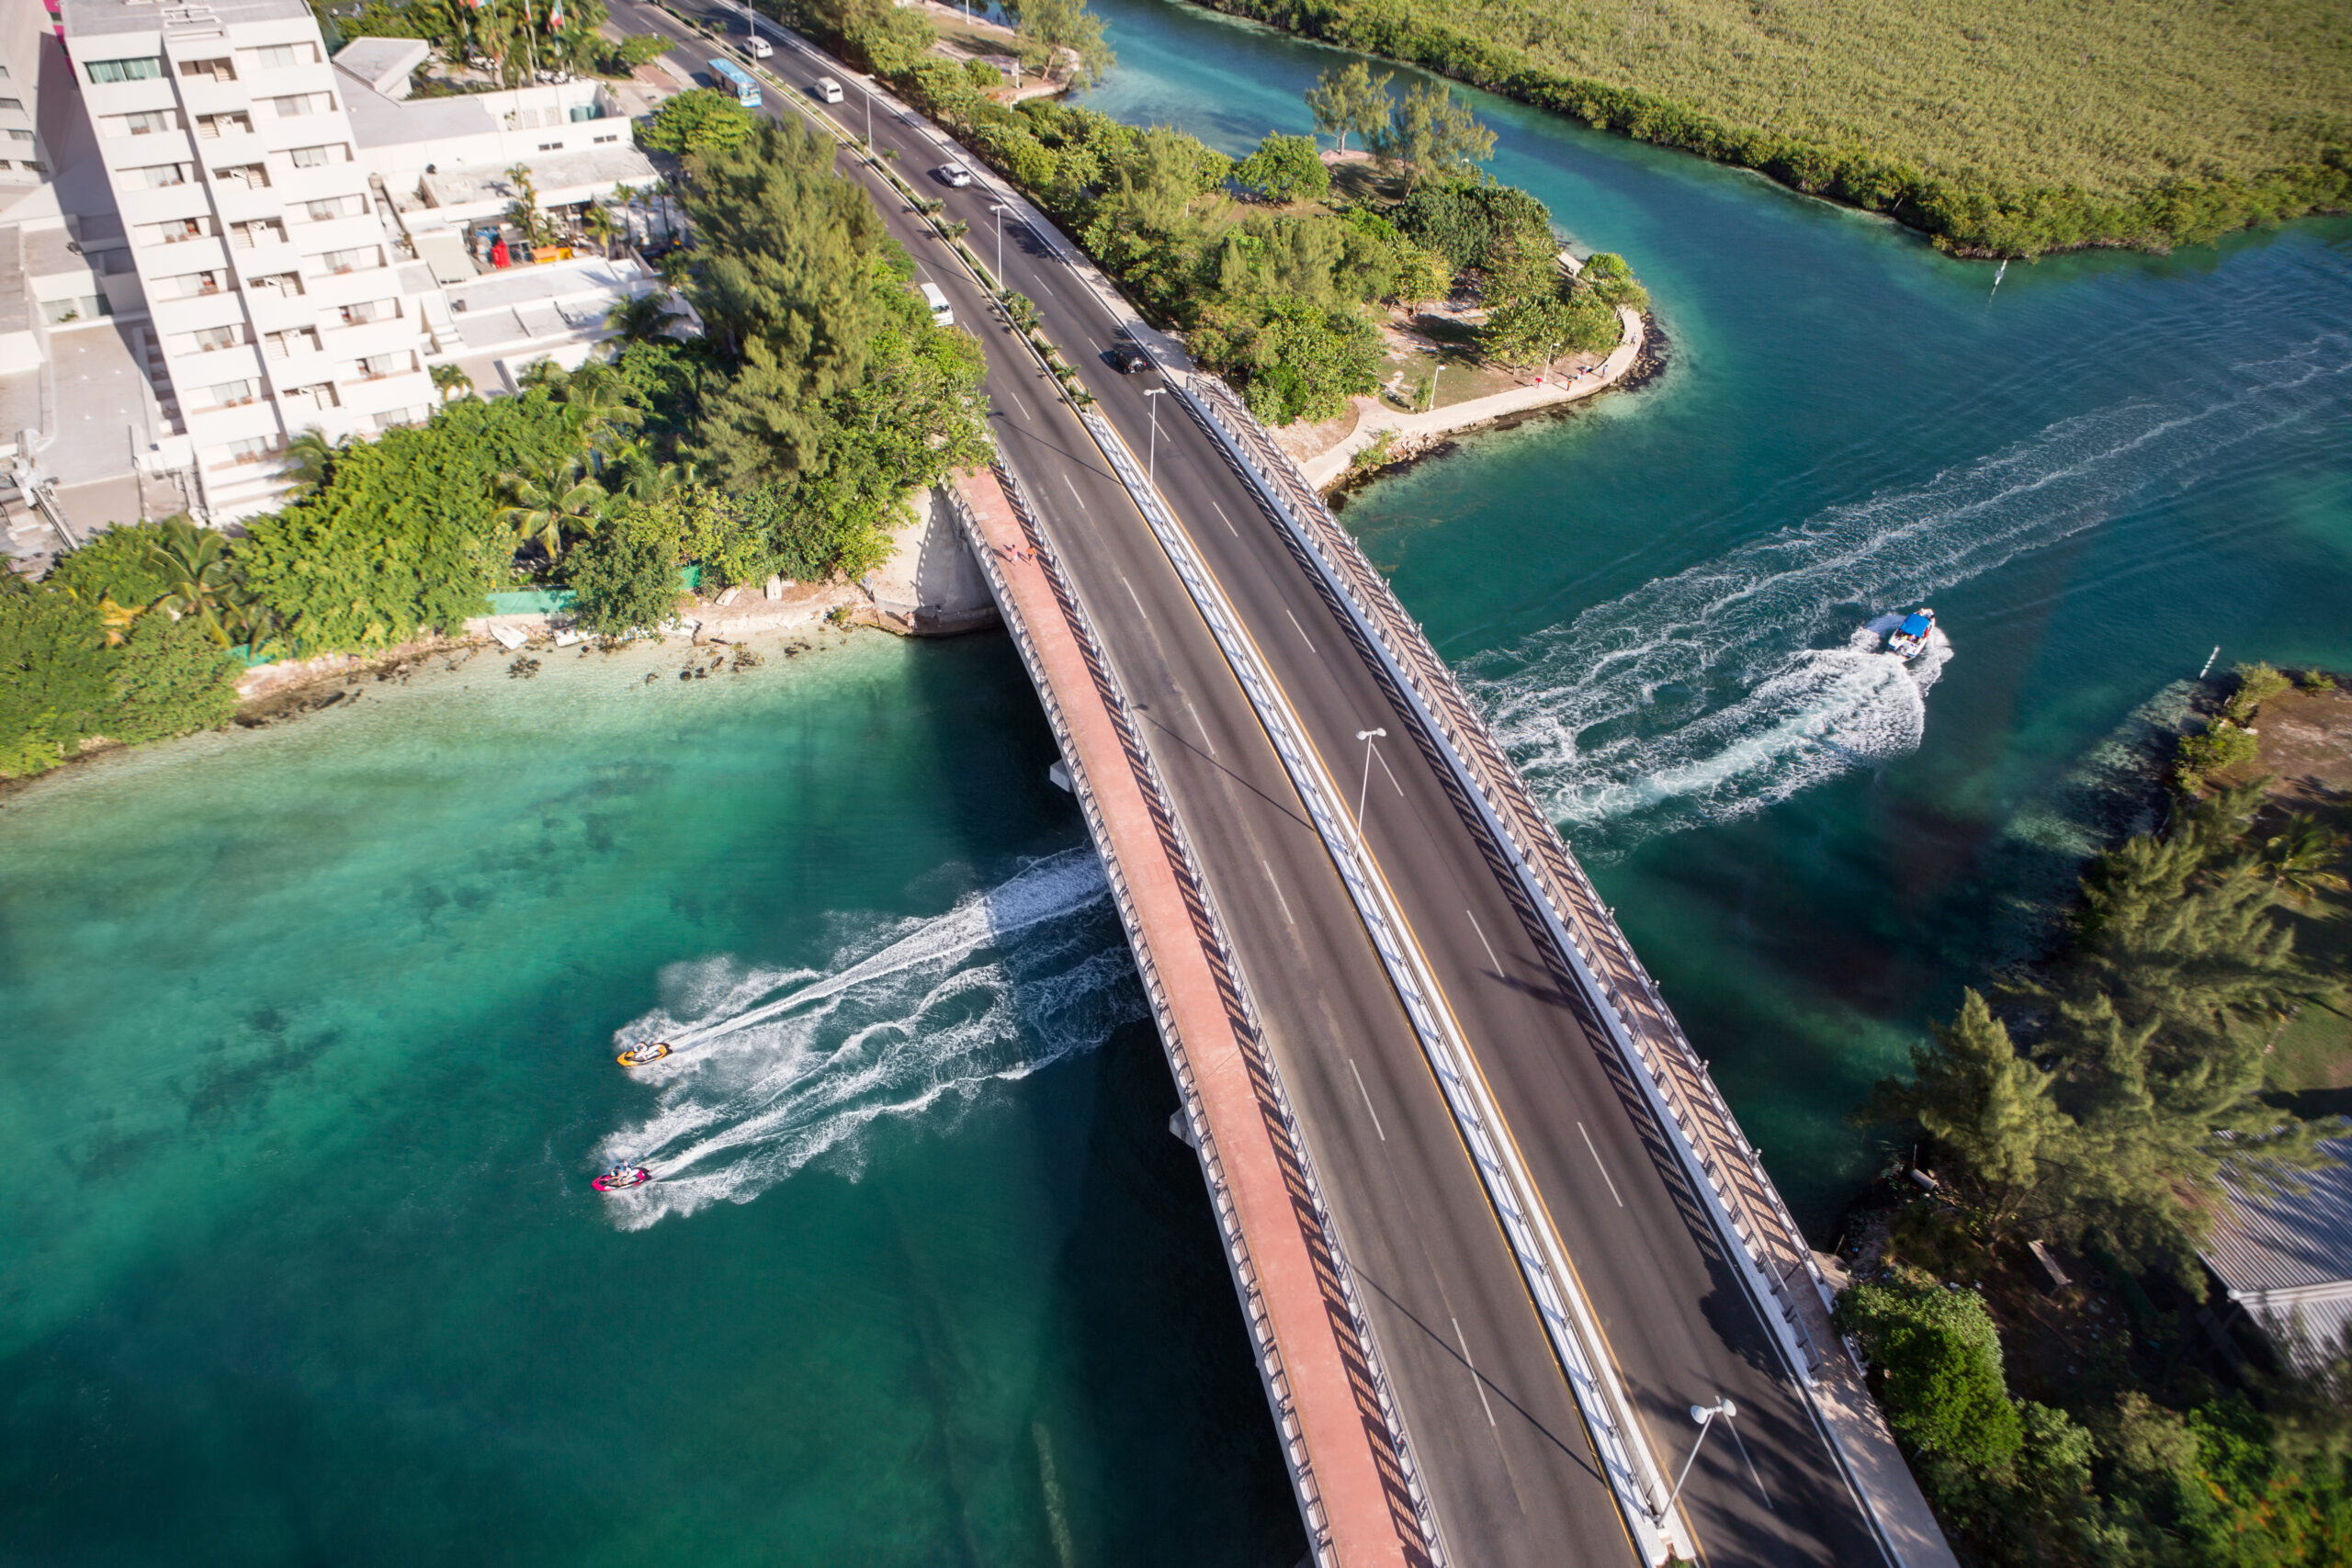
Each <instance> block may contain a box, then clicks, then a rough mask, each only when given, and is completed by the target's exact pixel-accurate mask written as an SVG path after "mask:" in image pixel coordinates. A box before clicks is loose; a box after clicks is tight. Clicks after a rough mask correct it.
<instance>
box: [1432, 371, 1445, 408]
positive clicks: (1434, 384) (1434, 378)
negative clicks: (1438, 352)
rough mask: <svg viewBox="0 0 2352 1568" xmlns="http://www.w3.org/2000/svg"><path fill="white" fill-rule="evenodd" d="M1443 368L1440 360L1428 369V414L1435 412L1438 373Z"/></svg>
mask: <svg viewBox="0 0 2352 1568" xmlns="http://www.w3.org/2000/svg"><path fill="white" fill-rule="evenodd" d="M1444 368H1445V361H1444V360H1442V359H1441V360H1439V361H1438V362H1437V363H1436V364H1435V365H1433V366H1431V367H1430V412H1436V410H1437V378H1438V372H1439V371H1441V370H1443V369H1444Z"/></svg>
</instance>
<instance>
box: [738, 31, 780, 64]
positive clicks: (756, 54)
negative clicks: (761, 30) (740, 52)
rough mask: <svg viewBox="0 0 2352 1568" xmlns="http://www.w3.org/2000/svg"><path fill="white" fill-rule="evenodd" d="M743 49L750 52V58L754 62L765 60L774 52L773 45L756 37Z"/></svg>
mask: <svg viewBox="0 0 2352 1568" xmlns="http://www.w3.org/2000/svg"><path fill="white" fill-rule="evenodd" d="M744 47H745V48H746V49H747V50H749V51H750V52H751V56H752V59H754V60H765V59H767V58H768V57H769V56H770V55H772V54H774V53H775V45H774V44H772V43H770V42H769V41H768V40H767V39H763V38H759V37H757V36H754V37H753V38H752V41H751V42H750V43H749V44H747V45H745V46H744Z"/></svg>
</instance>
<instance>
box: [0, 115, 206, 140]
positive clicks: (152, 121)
mask: <svg viewBox="0 0 2352 1568" xmlns="http://www.w3.org/2000/svg"><path fill="white" fill-rule="evenodd" d="M99 123H101V124H102V125H104V126H105V127H106V128H107V135H108V136H153V135H154V134H155V133H156V132H157V131H159V130H178V129H179V128H180V117H179V115H178V114H177V113H176V112H175V111H174V110H171V109H142V110H141V111H140V112H139V113H137V114H110V115H108V116H107V117H106V118H105V119H103V120H102V121H100V122H99ZM31 134H32V133H31V132H30V131H18V132H17V135H20V136H24V137H27V138H29V137H30V136H31Z"/></svg>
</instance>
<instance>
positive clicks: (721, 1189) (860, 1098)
mask: <svg viewBox="0 0 2352 1568" xmlns="http://www.w3.org/2000/svg"><path fill="white" fill-rule="evenodd" d="M1109 892H1110V889H1109V886H1108V884H1107V883H1106V882H1105V881H1104V879H1103V867H1102V863H1101V862H1100V861H1098V860H1097V859H1096V858H1095V856H1094V854H1093V852H1091V850H1079V851H1071V852H1068V853H1065V854H1060V855H1055V856H1052V857H1050V858H1048V859H1046V860H1042V861H1038V862H1036V863H1033V864H1031V865H1029V866H1027V867H1025V868H1024V869H1023V870H1022V871H1021V872H1020V873H1019V874H1016V875H1014V876H1013V877H1012V878H1011V879H1009V880H1008V881H1006V882H1004V883H1003V884H1001V886H996V887H993V888H990V889H989V890H987V891H986V892H982V893H978V894H975V895H973V896H971V897H967V898H965V899H964V900H963V901H962V902H960V903H958V904H957V905H956V907H955V908H952V909H950V910H948V911H947V912H946V913H945V914H944V915H939V916H936V917H933V918H932V919H911V920H901V921H896V922H892V923H890V924H888V925H887V926H883V927H879V928H877V929H876V930H873V931H866V932H864V933H861V934H858V935H855V936H853V937H852V938H850V939H849V940H848V941H846V942H844V943H843V944H842V950H841V952H840V953H839V954H838V956H837V958H836V961H835V963H834V964H832V965H831V967H830V968H829V969H827V970H825V971H824V972H822V973H820V972H817V971H812V970H791V971H781V970H746V969H743V968H741V966H739V965H737V964H733V963H732V962H731V961H729V960H725V959H719V960H713V961H709V962H707V963H702V964H686V965H680V966H679V967H678V968H677V969H675V970H673V972H672V973H670V974H668V975H665V976H663V982H664V987H665V989H666V990H668V991H669V992H670V993H671V994H672V998H673V999H672V1001H671V1004H670V1005H669V1006H667V1007H665V1008H663V1009H662V1010H657V1011H655V1012H652V1013H650V1014H648V1015H647V1016H646V1017H644V1018H641V1019H639V1020H636V1021H633V1022H631V1023H630V1024H628V1026H627V1027H625V1028H624V1029H622V1030H620V1031H619V1032H618V1033H617V1035H616V1039H622V1040H639V1039H665V1040H668V1041H670V1042H671V1043H673V1045H675V1046H677V1047H678V1050H677V1052H676V1054H674V1055H672V1056H670V1057H669V1058H667V1059H665V1060H663V1061H662V1062H660V1063H657V1064H655V1066H653V1067H652V1068H650V1069H645V1070H640V1071H639V1072H638V1073H636V1074H633V1075H632V1076H633V1077H636V1078H638V1079H639V1080H641V1081H643V1080H650V1081H652V1082H654V1083H657V1084H658V1085H659V1086H660V1100H659V1102H658V1105H657V1108H656V1109H655V1111H654V1112H653V1114H652V1115H651V1116H650V1117H648V1118H647V1119H646V1120H644V1121H643V1122H637V1123H634V1124H632V1125H628V1126H624V1127H620V1128H618V1129H616V1130H615V1131H614V1132H613V1133H612V1134H610V1135H609V1136H607V1137H606V1138H605V1140H604V1141H603V1142H602V1143H600V1144H599V1145H597V1149H596V1160H597V1163H598V1164H600V1165H605V1166H609V1165H612V1164H614V1163H616V1162H618V1161H623V1160H628V1161H633V1162H638V1163H641V1164H644V1165H646V1166H648V1167H650V1168H651V1169H652V1171H653V1174H654V1176H655V1177H656V1180H655V1181H654V1182H652V1183H651V1184H650V1185H648V1186H645V1187H640V1188H638V1189H636V1190H633V1191H631V1192H629V1193H628V1194H627V1196H626V1198H625V1199H623V1200H621V1201H616V1202H614V1203H612V1204H610V1205H608V1207H609V1208H610V1209H611V1210H612V1213H613V1215H614V1218H615V1220H616V1223H617V1224H620V1225H621V1226H622V1227H623V1228H625V1229H631V1230H637V1229H642V1228H644V1227H645V1226H648V1225H650V1224H654V1223H655V1222H656V1221H658V1220H660V1219H661V1218H662V1217H663V1216H664V1215H666V1214H673V1213H674V1214H689V1213H694V1212H695V1210H697V1209H700V1208H702V1207H704V1206H705V1205H707V1204H709V1203H714V1202H718V1201H728V1202H736V1203H747V1202H750V1201H752V1199H754V1198H756V1197H758V1196H759V1195H760V1194H761V1193H762V1192H764V1191H766V1190H768V1189H769V1188H771V1187H773V1186H775V1184H776V1183H777V1182H779V1181H781V1180H783V1179H785V1178H786V1177H788V1176H790V1175H792V1174H793V1173H794V1172H795V1171H797V1170H799V1169H800V1168H803V1167H804V1166H807V1165H808V1164H809V1162H810V1161H812V1160H816V1159H819V1158H820V1157H825V1156H831V1157H832V1158H833V1159H834V1160H835V1161H836V1162H837V1163H845V1164H846V1165H847V1166H848V1168H853V1169H854V1168H855V1165H856V1162H857V1159H858V1157H859V1156H858V1139H859V1137H860V1134H862V1133H863V1132H864V1130H865V1128H866V1127H868V1126H870V1125H871V1124H873V1123H874V1122H878V1121H883V1120H888V1119H897V1120H907V1119H910V1118H913V1117H916V1116H919V1115H921V1114H922V1113H924V1112H926V1111H932V1110H933V1108H934V1107H937V1106H939V1105H940V1104H941V1103H942V1102H949V1103H953V1104H956V1105H962V1104H968V1103H969V1102H970V1101H972V1100H974V1099H975V1098H976V1097H978V1095H979V1094H980V1093H981V1092H982V1091H983V1090H984V1089H986V1088H987V1086H988V1085H989V1084H991V1083H997V1082H1004V1081H1009V1080H1012V1079H1015V1078H1020V1077H1026V1076H1027V1075H1029V1074H1031V1073H1033V1072H1035V1071H1037V1070H1038V1069H1039V1068H1041V1067H1044V1066H1047V1065H1049V1064H1051V1063H1053V1062H1056V1061H1059V1060H1061V1059H1062V1058H1063V1057H1066V1056H1069V1055H1073V1054H1075V1053H1078V1052H1081V1051H1087V1050H1091V1049H1092V1048H1093V1047H1095V1046H1096V1045H1099V1044H1101V1043H1103V1040H1105V1039H1106V1038H1108V1037H1109V1035H1110V1032H1111V1031H1112V1030H1113V1029H1114V1028H1116V1027H1117V1026H1118V1025H1120V1024H1122V1023H1125V1022H1128V1021H1134V1020H1137V1019H1141V1018H1143V1017H1144V1016H1145V1010H1144V1003H1143V995H1142V991H1141V988H1140V987H1138V986H1137V985H1136V980H1135V967H1134V964H1133V962H1132V961H1131V960H1130V959H1129V957H1128V955H1127V951H1126V944H1125V942H1124V941H1123V940H1122V938H1121V935H1120V932H1119V927H1118V921H1117V919H1116V917H1115V915H1114V912H1113V910H1112V908H1111V906H1110V899H1109Z"/></svg>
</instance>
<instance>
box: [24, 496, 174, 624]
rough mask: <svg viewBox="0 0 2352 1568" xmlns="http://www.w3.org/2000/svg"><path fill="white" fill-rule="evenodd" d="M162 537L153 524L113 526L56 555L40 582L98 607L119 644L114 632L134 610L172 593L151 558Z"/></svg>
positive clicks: (157, 526)
mask: <svg viewBox="0 0 2352 1568" xmlns="http://www.w3.org/2000/svg"><path fill="white" fill-rule="evenodd" d="M162 537H163V529H162V527H161V525H157V524H153V523H118V524H116V525H114V526H113V527H111V528H108V529H106V530H104V531H103V532H101V533H97V534H93V535H92V536H90V537H89V538H87V539H85V540H84V541H83V542H82V544H81V545H80V546H79V547H76V548H74V549H72V550H69V551H68V552H66V553H65V554H64V555H63V556H61V557H59V558H58V561H57V564H56V565H55V566H53V567H51V569H50V571H49V575H48V577H47V578H45V579H44V580H43V581H46V582H47V583H48V584H49V585H50V586H51V587H52V588H55V589H58V590H60V591H61V592H66V593H70V594H72V595H74V597H75V598H76V599H79V600H81V601H82V602H83V603H85V604H95V605H96V606H98V608H99V611H100V613H101V615H102V616H103V617H104V618H105V620H106V622H107V626H108V627H109V629H110V631H111V632H112V633H113V634H114V636H113V637H112V640H114V641H117V642H119V641H120V640H121V637H120V633H121V632H122V631H124V630H127V629H128V628H129V626H130V619H131V618H132V617H135V616H136V615H137V613H138V612H139V611H141V610H144V609H145V608H146V607H147V606H148V605H150V604H153V603H154V602H155V601H156V600H158V599H161V598H162V597H163V596H164V594H166V593H168V592H171V591H172V585H171V582H170V581H169V580H168V579H167V578H166V577H165V575H164V571H163V570H162V569H161V568H159V567H158V566H157V565H156V564H155V561H154V559H153V556H154V549H155V546H156V544H157V543H158V542H159V541H160V540H161V539H162ZM110 605H111V606H112V607H113V608H112V609H111V610H110V609H109V608H108V606H110Z"/></svg>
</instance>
